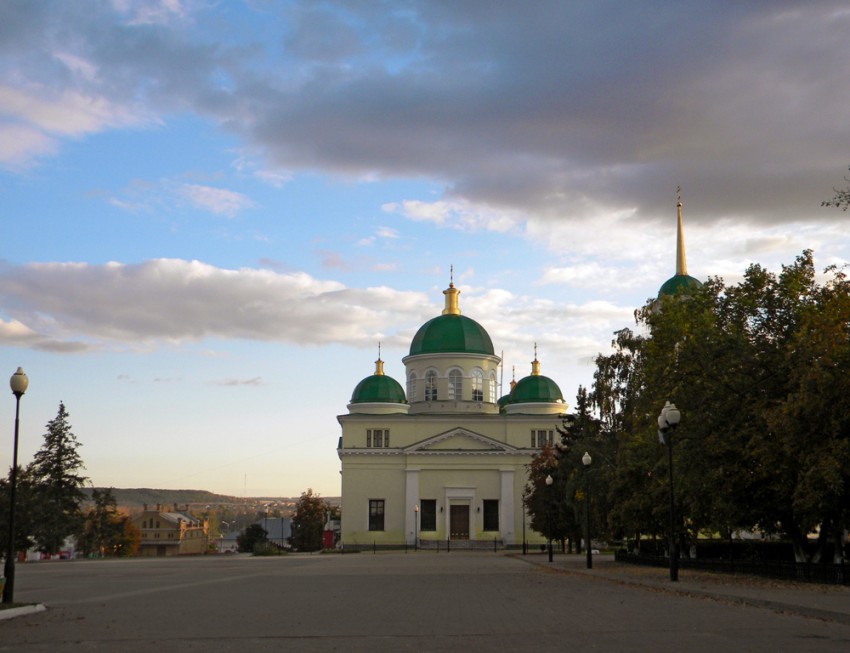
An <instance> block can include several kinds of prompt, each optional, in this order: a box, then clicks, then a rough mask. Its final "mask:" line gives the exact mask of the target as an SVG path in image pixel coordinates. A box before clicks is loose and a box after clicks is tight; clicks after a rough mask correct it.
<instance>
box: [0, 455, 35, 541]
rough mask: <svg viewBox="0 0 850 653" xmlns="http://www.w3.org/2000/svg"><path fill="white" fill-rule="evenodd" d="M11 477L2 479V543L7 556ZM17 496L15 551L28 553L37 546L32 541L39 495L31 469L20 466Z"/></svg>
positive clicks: (0, 501) (0, 482)
mask: <svg viewBox="0 0 850 653" xmlns="http://www.w3.org/2000/svg"><path fill="white" fill-rule="evenodd" d="M11 474H12V470H11V469H9V476H8V477H7V478H4V479H0V542H2V545H0V546H2V548H3V553H4V554H5V549H6V544H7V543H8V541H9V483H10V479H11ZM16 494H17V496H16V497H15V504H16V510H15V550H16V551H26V550H27V549H30V548H32V547H33V546H35V540H33V539H32V533H33V532H34V523H33V516H34V515H33V513H34V508H33V506H34V505H35V502H36V497H37V496H38V493H37V492H36V487H35V483H34V482H33V478H32V473H31V471H30V469H29V468H24V467H20V466H18V476H17V493H16Z"/></svg>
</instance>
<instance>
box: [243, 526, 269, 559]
mask: <svg viewBox="0 0 850 653" xmlns="http://www.w3.org/2000/svg"><path fill="white" fill-rule="evenodd" d="M268 537H269V534H268V533H267V532H266V529H265V528H263V527H262V526H260V525H259V524H251V525H249V526H246V527H245V530H244V531H242V532H241V533H239V535H237V536H236V546H237V548H238V549H239V551H241V552H242V553H251V552H252V551H253V550H254V547H255V546H257V545H258V544H261V543H263V542H266V541H267V540H268Z"/></svg>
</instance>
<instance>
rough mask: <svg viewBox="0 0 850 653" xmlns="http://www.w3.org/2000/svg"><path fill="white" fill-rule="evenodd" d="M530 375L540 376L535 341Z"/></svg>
mask: <svg viewBox="0 0 850 653" xmlns="http://www.w3.org/2000/svg"><path fill="white" fill-rule="evenodd" d="M531 376H540V361H539V360H537V343H536V342H535V343H534V360H533V361H531Z"/></svg>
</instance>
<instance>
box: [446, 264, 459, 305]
mask: <svg viewBox="0 0 850 653" xmlns="http://www.w3.org/2000/svg"><path fill="white" fill-rule="evenodd" d="M454 276H455V266H454V265H452V266H451V272H450V274H449V287H448V288H446V289H445V290H444V291H443V294H444V295H445V296H446V307H445V308H444V309H443V315H460V307H458V305H457V296H458V295H459V294H460V290H458V289H457V288H455V283H454Z"/></svg>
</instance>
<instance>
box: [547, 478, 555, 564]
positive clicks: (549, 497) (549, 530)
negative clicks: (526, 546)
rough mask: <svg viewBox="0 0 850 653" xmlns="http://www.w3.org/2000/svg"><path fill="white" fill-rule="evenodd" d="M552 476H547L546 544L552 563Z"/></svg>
mask: <svg viewBox="0 0 850 653" xmlns="http://www.w3.org/2000/svg"><path fill="white" fill-rule="evenodd" d="M554 482H555V481H554V479H553V478H552V475H551V474H548V475H547V476H546V488H547V489H546V542H547V545H546V546H547V549H548V550H549V562H552V483H554Z"/></svg>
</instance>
